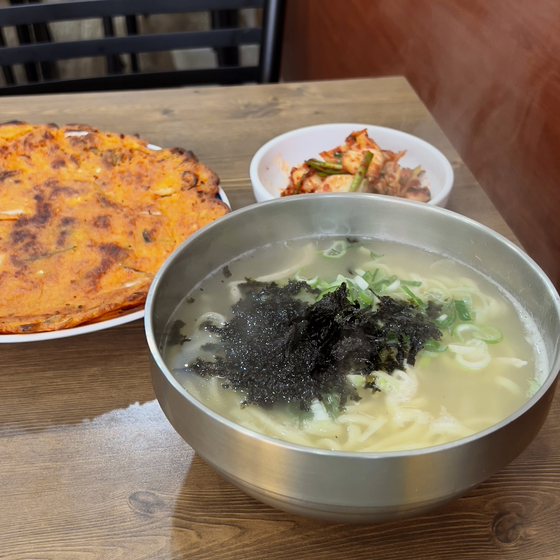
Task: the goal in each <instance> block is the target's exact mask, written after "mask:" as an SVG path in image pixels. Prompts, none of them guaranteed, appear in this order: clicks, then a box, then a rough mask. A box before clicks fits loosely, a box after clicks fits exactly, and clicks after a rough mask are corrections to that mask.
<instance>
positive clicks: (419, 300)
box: [401, 286, 426, 307]
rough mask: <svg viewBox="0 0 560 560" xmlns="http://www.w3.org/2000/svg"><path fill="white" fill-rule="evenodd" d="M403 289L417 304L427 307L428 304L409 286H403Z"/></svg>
mask: <svg viewBox="0 0 560 560" xmlns="http://www.w3.org/2000/svg"><path fill="white" fill-rule="evenodd" d="M401 290H402V291H403V292H404V293H405V294H406V295H407V296H408V297H409V298H410V299H411V300H412V301H413V302H414V303H416V305H418V306H420V307H426V304H425V303H424V302H423V301H422V300H421V299H420V298H419V297H418V296H417V295H415V294H413V293H412V291H411V289H410V288H409V287H408V286H401Z"/></svg>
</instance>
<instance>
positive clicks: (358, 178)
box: [350, 152, 373, 192]
mask: <svg viewBox="0 0 560 560" xmlns="http://www.w3.org/2000/svg"><path fill="white" fill-rule="evenodd" d="M372 158H373V154H372V153H371V152H366V153H365V154H364V157H363V158H362V162H361V163H360V167H358V171H356V175H354V179H352V183H351V184H350V192H356V191H357V190H358V189H359V188H360V185H361V184H362V181H363V180H364V177H365V176H366V172H367V170H368V167H369V164H370V163H371V160H372Z"/></svg>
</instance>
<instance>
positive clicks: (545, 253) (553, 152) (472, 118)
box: [282, 0, 560, 286]
mask: <svg viewBox="0 0 560 560" xmlns="http://www.w3.org/2000/svg"><path fill="white" fill-rule="evenodd" d="M387 75H404V76H405V77H406V78H407V79H408V81H409V82H410V84H411V85H412V87H413V88H414V89H415V91H416V92H417V93H418V95H419V96H420V98H421V99H422V101H423V102H424V103H425V105H426V106H427V107H428V109H429V110H430V111H431V113H432V115H433V116H434V118H435V119H436V120H437V122H438V123H439V125H440V126H441V128H442V129H443V130H444V132H445V133H446V135H447V136H448V138H449V140H450V141H451V142H452V144H453V145H454V147H455V148H456V150H457V151H458V152H459V154H460V155H461V157H462V158H463V160H464V161H465V163H466V164H467V166H468V167H469V169H470V170H471V172H472V173H473V175H474V176H475V177H476V178H477V180H478V181H479V183H480V184H481V185H482V187H483V188H484V189H485V190H486V192H487V193H488V195H489V196H490V198H491V199H492V201H493V202H494V204H495V205H496V206H497V207H498V209H499V210H500V212H501V213H502V215H503V217H504V218H505V219H506V221H507V223H508V224H509V226H510V227H511V228H512V230H513V231H514V233H515V234H516V235H517V237H518V238H519V240H520V241H521V243H522V244H523V246H524V247H525V249H526V250H527V252H528V253H529V254H530V255H531V256H532V257H533V258H534V259H535V260H536V261H537V262H538V263H539V264H540V265H541V266H542V267H543V268H544V269H545V271H546V272H547V273H548V274H549V275H550V277H551V279H552V280H553V281H554V282H555V284H556V286H560V259H559V257H560V218H559V212H560V2H559V1H558V0H384V1H381V0H287V13H286V27H285V41H284V48H283V59H282V78H283V79H284V80H285V81H299V80H324V79H339V78H350V77H365V76H374V77H375V76H387ZM333 120H336V116H335V115H333Z"/></svg>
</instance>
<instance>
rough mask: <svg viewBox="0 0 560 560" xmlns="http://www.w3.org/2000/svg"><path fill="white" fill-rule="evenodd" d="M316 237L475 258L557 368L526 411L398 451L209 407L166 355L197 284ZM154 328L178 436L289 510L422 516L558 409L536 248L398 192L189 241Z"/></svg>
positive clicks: (155, 352) (280, 209)
mask: <svg viewBox="0 0 560 560" xmlns="http://www.w3.org/2000/svg"><path fill="white" fill-rule="evenodd" d="M313 235H340V236H347V235H348V236H366V237H373V238H380V239H389V240H395V241H399V242H403V243H407V244H409V245H417V246H419V247H422V248H424V249H427V250H429V251H435V252H437V253H441V254H443V255H447V256H449V257H452V258H455V259H457V260H459V261H461V262H463V263H465V264H466V265H469V266H472V267H474V268H475V269H477V270H479V271H480V272H482V273H483V274H485V275H487V276H488V277H490V278H491V279H493V280H495V281H496V282H497V283H498V284H499V285H501V286H502V287H503V288H505V289H506V290H507V291H509V292H511V293H512V294H515V295H516V297H517V299H518V301H519V302H520V303H521V304H522V305H523V306H524V307H525V308H526V310H527V311H528V312H529V313H530V314H531V315H532V316H533V318H534V320H535V322H536V324H537V326H538V327H539V328H540V330H541V333H542V335H543V338H544V341H545V345H546V350H547V353H548V357H549V363H550V371H549V375H548V378H547V380H546V382H545V383H544V385H543V386H542V387H541V388H540V390H539V391H538V392H537V393H536V394H535V395H534V396H533V397H532V398H531V399H530V401H529V402H528V403H526V404H525V405H524V406H523V407H522V408H521V409H519V410H518V411H517V412H516V413H515V414H512V415H511V416H509V417H508V418H506V419H505V420H503V421H502V422H500V423H499V424H497V425H495V426H493V427H491V428H489V429H487V430H484V431H483V432H480V433H478V434H475V435H473V436H470V437H467V438H464V439H461V440H458V441H455V442H452V443H449V444H446V445H441V446H437V447H431V448H426V449H420V450H415V451H405V452H396V453H348V452H346V453H342V452H336V451H324V450H318V449H313V448H309V447H303V446H299V445H295V444H290V443H285V442H282V441H279V440H275V439H273V438H270V437H266V436H263V435H260V434H257V433H255V432H252V431H250V430H247V429H245V428H243V427H240V426H238V425H236V424H234V423H233V422H230V421H229V420H226V419H224V418H222V417H221V416H219V415H218V414H216V413H215V412H212V411H211V410H209V409H208V408H206V407H205V406H204V405H203V404H201V403H200V402H199V401H197V400H196V399H195V398H194V397H192V396H191V395H190V394H189V393H187V391H185V389H183V387H182V386H181V385H180V384H179V383H178V382H177V381H176V379H175V378H174V376H173V375H172V374H171V373H170V371H169V369H168V368H167V366H166V365H165V363H164V360H163V358H162V353H161V352H162V343H163V342H162V341H163V339H164V336H165V332H166V326H167V323H168V321H169V319H170V317H171V315H172V313H173V311H174V310H175V309H176V307H177V305H178V304H179V303H180V302H181V301H182V300H183V299H184V297H185V295H186V294H187V292H188V291H189V290H190V289H191V288H192V287H194V286H195V285H196V284H197V282H199V281H200V280H201V279H203V278H204V277H206V276H207V275H208V274H209V273H210V272H212V271H213V270H215V269H217V268H219V267H221V266H223V265H224V264H225V263H226V262H228V261H230V260H231V259H233V258H235V257H237V256H239V255H240V254H242V253H245V252H246V251H249V250H251V249H254V248H256V247H258V246H261V245H264V244H267V243H271V242H274V241H281V240H289V239H295V238H299V237H308V236H313ZM145 323H146V336H147V340H148V344H149V348H150V351H151V355H152V379H153V386H154V390H155V394H156V396H157V399H158V401H159V403H160V405H161V407H162V409H163V411H164V413H165V414H166V416H167V418H168V419H169V421H170V422H171V424H172V425H173V427H174V428H175V429H176V430H177V432H178V433H179V434H180V435H181V436H182V437H183V438H184V439H185V440H186V441H187V442H188V443H189V444H190V445H191V446H192V447H193V448H194V449H195V451H196V452H197V453H198V454H199V455H200V456H201V457H202V458H203V459H205V460H206V461H207V462H208V463H209V464H210V465H211V466H213V467H214V468H215V469H216V470H217V471H218V472H219V473H220V474H221V475H222V476H223V477H224V478H225V479H227V480H229V481H230V482H232V483H233V484H235V485H236V486H237V487H239V488H240V489H241V490H243V491H245V492H246V493H247V494H249V495H251V496H253V497H255V498H257V499H259V500H261V501H263V502H265V503H267V504H270V505H272V506H275V507H277V508H279V509H282V510H285V511H288V512H291V513H296V514H300V515H305V516H309V517H314V518H319V519H323V520H329V521H337V522H339V521H344V522H374V521H384V520H389V519H395V518H400V517H406V516H411V515H417V514H420V513H423V512H427V511H429V510H432V509H434V508H435V507H437V506H440V505H442V504H445V503H447V502H450V501H452V500H454V499H455V498H458V497H459V496H461V495H463V494H465V493H467V492H468V491H469V490H471V489H472V488H474V487H475V486H477V485H478V484H480V483H481V482H483V481H484V480H485V479H487V478H488V477H490V476H491V475H492V474H494V473H496V472H497V471H499V470H500V469H502V468H503V467H504V466H506V465H507V464H508V463H509V462H510V461H512V460H513V459H514V458H515V457H516V456H517V455H518V454H519V453H521V451H523V449H525V447H526V446H527V445H528V444H529V443H530V442H531V441H532V440H533V438H534V437H535V436H536V434H537V433H538V431H539V430H540V428H541V426H542V424H543V422H544V420H545V418H546V416H547V414H548V410H549V408H550V404H551V401H552V398H553V395H554V390H555V387H556V381H557V372H558V370H559V368H560V352H559V341H560V306H559V296H558V293H557V292H556V290H555V288H554V287H553V286H552V284H551V282H550V281H549V280H548V279H547V277H546V276H545V275H544V273H543V272H542V270H541V269H540V268H539V267H538V266H537V265H536V264H535V263H534V262H533V261H532V260H531V259H530V258H529V257H527V255H526V254H525V253H523V252H522V251H521V250H519V249H518V248H517V247H515V246H514V245H513V244H512V243H510V242H509V241H507V240H506V239H505V238H503V237H502V236H500V235H498V234H497V233H495V232H493V231H491V230H490V229H488V228H486V227H484V226H482V225H480V224H478V223H476V222H474V221H472V220H470V219H468V218H465V217H463V216H460V215H458V214H455V213H453V212H450V211H448V210H444V209H441V208H436V207H433V206H428V205H425V204H420V203H413V202H408V201H404V200H399V199H394V198H391V197H383V196H375V195H367V194H366V195H361V194H340V195H338V194H327V195H320V194H314V195H303V196H296V197H287V198H283V199H279V200H274V201H271V202H266V203H262V204H258V205H253V206H249V207H247V208H244V209H242V210H238V211H236V212H233V213H232V214H230V215H228V216H226V217H224V218H221V219H220V220H218V221H216V222H214V223H213V224H211V225H209V226H207V227H205V228H204V229H203V230H201V231H200V232H198V233H197V234H195V235H193V236H192V237H190V238H189V239H188V240H187V241H186V242H185V243H183V245H181V247H179V248H178V249H177V250H176V251H175V253H173V255H171V257H170V258H169V259H168V260H167V261H166V262H165V264H164V266H163V267H162V269H161V270H160V272H159V273H158V275H157V276H156V278H155V280H154V282H153V284H152V287H151V290H150V293H149V295H148V300H147V302H146V317H145Z"/></svg>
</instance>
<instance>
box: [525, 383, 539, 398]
mask: <svg viewBox="0 0 560 560" xmlns="http://www.w3.org/2000/svg"><path fill="white" fill-rule="evenodd" d="M540 388H541V384H540V383H539V382H538V381H537V380H536V379H529V389H527V396H528V397H532V396H533V395H534V394H535V393H536V392H537V391H538V390H539V389H540Z"/></svg>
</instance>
